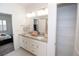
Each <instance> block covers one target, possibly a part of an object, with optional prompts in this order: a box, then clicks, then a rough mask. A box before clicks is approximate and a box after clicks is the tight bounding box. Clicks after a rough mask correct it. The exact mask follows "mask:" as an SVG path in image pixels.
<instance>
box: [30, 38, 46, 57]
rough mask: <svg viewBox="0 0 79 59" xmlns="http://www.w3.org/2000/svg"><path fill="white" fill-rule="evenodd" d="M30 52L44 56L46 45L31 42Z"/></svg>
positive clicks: (34, 41)
mask: <svg viewBox="0 0 79 59" xmlns="http://www.w3.org/2000/svg"><path fill="white" fill-rule="evenodd" d="M30 48H31V49H30V51H31V52H32V53H34V54H35V55H38V56H46V49H47V45H46V43H45V42H41V41H37V40H33V39H32V40H31V41H30Z"/></svg>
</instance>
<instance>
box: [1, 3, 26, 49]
mask: <svg viewBox="0 0 79 59" xmlns="http://www.w3.org/2000/svg"><path fill="white" fill-rule="evenodd" d="M0 13H6V14H11V15H12V25H13V34H14V47H15V49H17V48H18V47H19V43H18V41H19V40H18V38H17V34H18V33H19V32H20V31H19V30H20V28H19V27H20V25H23V24H24V23H25V20H26V19H25V16H26V10H25V8H23V7H20V6H19V5H17V4H10V3H2V4H1V3H0Z"/></svg>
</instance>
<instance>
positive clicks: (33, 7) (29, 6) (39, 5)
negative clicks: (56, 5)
mask: <svg viewBox="0 0 79 59" xmlns="http://www.w3.org/2000/svg"><path fill="white" fill-rule="evenodd" d="M18 4H19V5H20V6H22V7H24V8H26V10H27V12H31V11H35V10H38V9H41V8H46V7H48V3H18Z"/></svg>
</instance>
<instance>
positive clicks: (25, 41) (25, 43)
mask: <svg viewBox="0 0 79 59" xmlns="http://www.w3.org/2000/svg"><path fill="white" fill-rule="evenodd" d="M19 39H20V46H21V47H22V48H24V49H26V50H29V49H30V48H29V44H30V43H29V39H28V38H25V37H23V36H19Z"/></svg>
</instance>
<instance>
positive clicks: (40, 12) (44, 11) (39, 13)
mask: <svg viewBox="0 0 79 59" xmlns="http://www.w3.org/2000/svg"><path fill="white" fill-rule="evenodd" d="M43 15H48V8H43V9H40V10H37V11H35V12H31V13H27V14H26V16H27V17H28V18H31V17H36V16H43Z"/></svg>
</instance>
